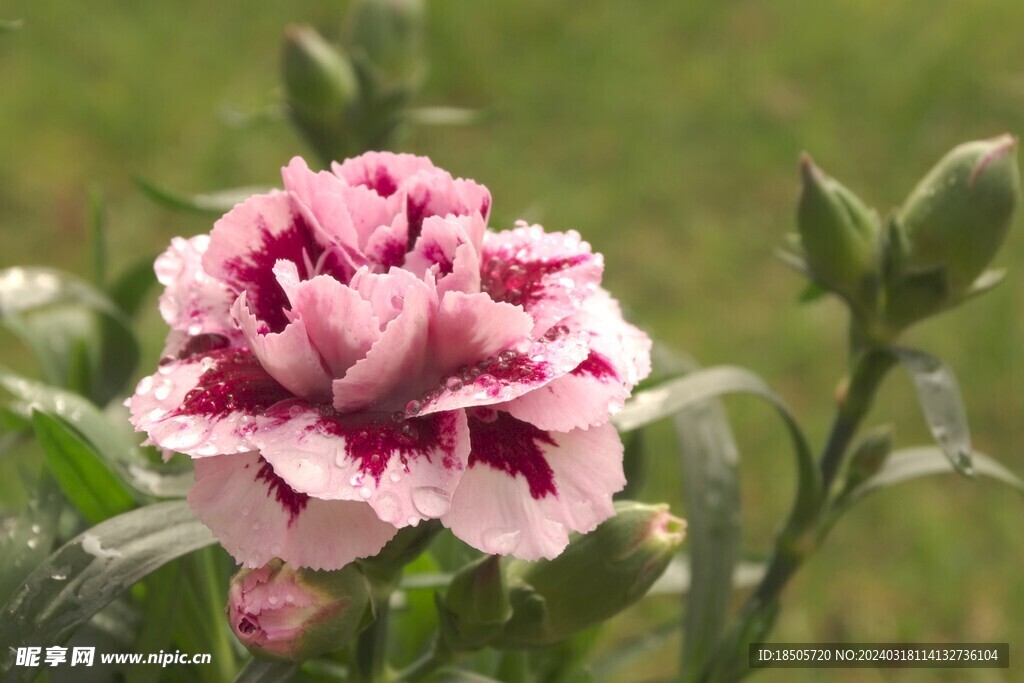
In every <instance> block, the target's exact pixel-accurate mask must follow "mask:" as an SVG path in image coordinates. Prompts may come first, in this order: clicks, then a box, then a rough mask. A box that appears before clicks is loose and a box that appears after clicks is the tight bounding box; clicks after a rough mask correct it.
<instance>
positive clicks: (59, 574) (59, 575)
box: [50, 570, 68, 581]
mask: <svg viewBox="0 0 1024 683" xmlns="http://www.w3.org/2000/svg"><path fill="white" fill-rule="evenodd" d="M50 578H51V579H53V580H54V581H66V580H67V578H68V575H67V573H66V572H64V571H60V570H58V571H55V572H54V573H53V574H50Z"/></svg>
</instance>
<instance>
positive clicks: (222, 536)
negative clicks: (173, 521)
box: [188, 453, 397, 570]
mask: <svg viewBox="0 0 1024 683" xmlns="http://www.w3.org/2000/svg"><path fill="white" fill-rule="evenodd" d="M195 467H196V483H195V486H194V487H193V488H192V491H191V492H190V493H189V496H188V500H189V504H190V505H191V506H192V510H193V512H195V514H196V517H198V518H199V519H200V521H202V522H203V524H205V525H206V526H208V527H210V530H211V531H213V534H214V536H216V537H217V538H218V539H219V540H220V542H221V544H222V545H223V546H224V548H225V549H227V551H228V552H229V553H231V555H232V556H234V558H235V559H236V560H238V561H239V562H240V563H242V564H243V565H245V566H246V567H259V566H262V565H263V564H265V563H266V562H268V561H269V560H271V559H272V558H274V557H278V558H280V559H282V560H284V561H285V562H288V563H290V564H294V565H297V566H301V567H309V568H311V569H328V570H331V569H340V568H341V567H343V566H345V565H346V564H348V563H349V562H351V561H352V560H355V559H357V558H360V557H368V556H371V555H375V554H376V553H378V552H379V551H380V549H381V548H382V547H384V544H385V543H387V542H388V541H389V540H391V538H392V537H393V536H394V535H395V533H396V532H397V529H396V528H395V527H394V526H392V525H390V524H388V523H386V522H383V521H381V520H380V518H379V517H378V516H377V515H376V513H375V512H374V511H373V509H372V508H371V507H370V506H369V505H367V504H365V503H359V502H353V501H342V500H330V501H328V500H318V499H316V498H310V497H308V496H306V495H304V494H301V493H298V492H296V491H294V490H293V489H291V488H290V487H289V486H288V484H286V483H285V482H284V481H283V480H282V479H281V478H280V477H278V476H277V475H276V474H275V473H274V470H273V468H272V467H271V465H270V464H269V463H268V462H266V461H265V460H263V459H262V458H261V457H260V456H259V454H258V453H237V454H234V455H221V456H218V457H216V458H204V459H202V460H199V461H196V464H195Z"/></svg>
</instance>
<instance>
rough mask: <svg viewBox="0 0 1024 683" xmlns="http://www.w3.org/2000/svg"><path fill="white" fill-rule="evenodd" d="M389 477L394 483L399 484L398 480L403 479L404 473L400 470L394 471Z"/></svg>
mask: <svg viewBox="0 0 1024 683" xmlns="http://www.w3.org/2000/svg"><path fill="white" fill-rule="evenodd" d="M388 479H390V480H391V481H392V483H395V484H397V483H398V482H400V481H402V475H401V474H399V473H398V472H392V473H391V474H389V475H388Z"/></svg>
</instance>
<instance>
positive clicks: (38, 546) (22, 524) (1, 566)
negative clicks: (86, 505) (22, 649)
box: [0, 474, 64, 597]
mask: <svg viewBox="0 0 1024 683" xmlns="http://www.w3.org/2000/svg"><path fill="white" fill-rule="evenodd" d="M32 490H33V494H32V498H31V499H30V500H29V502H28V505H27V506H26V507H25V509H24V510H22V511H21V513H20V514H18V515H17V516H16V517H7V518H5V519H4V520H3V523H2V525H0V531H2V532H3V533H2V534H0V557H3V558H5V560H4V561H3V562H0V596H2V597H6V596H8V595H11V594H12V593H13V592H14V589H15V588H17V587H18V585H19V584H21V582H22V581H24V580H25V577H26V576H28V574H29V572H31V571H32V569H33V568H34V567H35V566H36V565H38V564H39V563H40V562H42V561H43V560H44V559H46V556H47V555H49V554H50V548H51V547H52V546H53V539H54V536H55V535H56V532H57V520H58V518H59V517H60V513H61V512H62V511H63V510H64V500H63V498H62V497H61V494H60V487H58V486H57V484H56V482H54V481H53V478H52V477H50V476H47V475H45V474H44V476H41V477H40V478H39V481H38V482H37V483H36V484H35V486H33V487H32Z"/></svg>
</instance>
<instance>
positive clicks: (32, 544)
mask: <svg viewBox="0 0 1024 683" xmlns="http://www.w3.org/2000/svg"><path fill="white" fill-rule="evenodd" d="M25 545H27V546H28V547H29V549H31V550H35V549H36V548H38V547H39V539H38V538H30V539H28V541H27V542H26V543H25Z"/></svg>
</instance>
